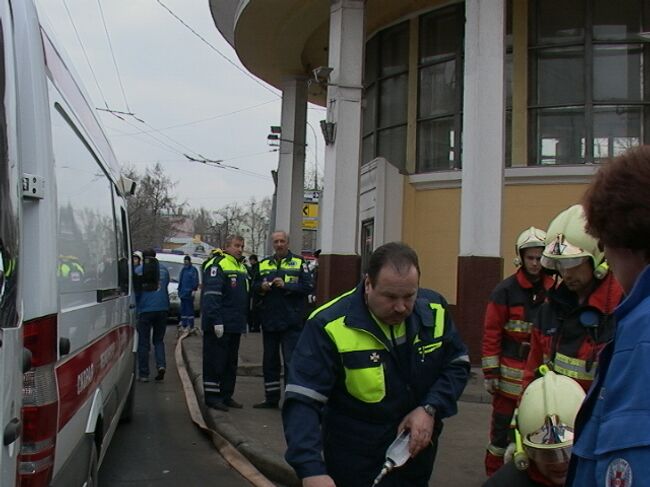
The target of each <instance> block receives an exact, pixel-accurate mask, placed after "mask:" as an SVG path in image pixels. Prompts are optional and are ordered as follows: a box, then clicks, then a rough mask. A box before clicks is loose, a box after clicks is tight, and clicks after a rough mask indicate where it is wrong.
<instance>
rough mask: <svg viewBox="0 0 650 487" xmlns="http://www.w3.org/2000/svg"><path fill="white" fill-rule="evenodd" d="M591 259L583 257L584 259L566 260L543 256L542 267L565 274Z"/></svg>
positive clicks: (572, 258)
mask: <svg viewBox="0 0 650 487" xmlns="http://www.w3.org/2000/svg"><path fill="white" fill-rule="evenodd" d="M588 259H589V257H587V256H583V257H569V258H566V259H561V258H552V257H547V256H546V255H543V256H542V259H541V261H540V262H541V263H542V266H544V267H546V268H547V269H551V270H553V271H558V272H560V273H561V272H564V271H565V270H567V269H573V268H574V267H578V266H579V265H581V264H583V263H585V262H587V260H588Z"/></svg>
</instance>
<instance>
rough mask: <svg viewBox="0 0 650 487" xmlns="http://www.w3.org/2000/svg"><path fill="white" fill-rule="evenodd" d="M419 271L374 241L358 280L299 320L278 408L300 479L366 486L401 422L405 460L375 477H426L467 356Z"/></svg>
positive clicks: (403, 249)
mask: <svg viewBox="0 0 650 487" xmlns="http://www.w3.org/2000/svg"><path fill="white" fill-rule="evenodd" d="M419 278H420V270H419V264H418V258H417V254H416V253H415V251H413V250H412V249H411V248H410V247H408V246H406V245H404V244H401V243H388V244H385V245H382V246H381V247H379V248H378V249H377V250H375V251H374V252H373V254H372V255H371V257H370V260H369V264H368V269H367V274H366V276H365V278H364V280H363V282H362V283H360V284H359V285H358V286H357V287H356V289H353V290H351V291H348V292H347V293H344V294H342V295H341V296H339V297H338V298H336V299H334V300H333V301H330V302H329V303H327V304H325V305H323V306H322V307H321V308H319V309H318V310H316V311H315V313H314V314H312V315H311V317H310V319H309V320H308V321H307V323H306V325H305V329H304V330H303V333H302V335H301V337H300V340H299V342H298V346H297V347H296V350H295V351H294V354H293V358H292V361H291V365H290V374H289V381H288V384H287V387H286V393H285V402H284V406H283V421H284V432H285V436H286V439H287V446H288V448H287V453H286V459H287V461H288V462H289V463H290V464H291V466H292V467H293V468H294V469H295V471H296V473H297V474H298V476H299V477H300V478H301V479H302V483H303V486H305V487H321V486H322V487H332V486H334V485H336V486H337V487H358V486H361V485H368V486H369V485H372V484H373V479H375V477H376V476H377V474H378V473H379V472H380V470H381V468H382V464H383V462H384V453H385V451H386V448H387V447H388V446H389V445H390V443H391V442H392V441H393V440H394V439H395V437H396V436H397V435H398V434H399V433H400V432H401V431H403V430H408V431H409V432H410V441H409V450H410V453H411V456H412V458H411V459H410V460H409V461H408V462H407V463H406V464H405V465H404V466H402V467H400V468H398V469H395V470H394V471H393V472H391V473H389V474H388V475H387V476H386V477H384V479H383V480H382V481H381V483H380V484H379V485H380V486H381V487H386V486H394V487H398V486H399V487H425V486H426V485H427V484H428V480H429V477H430V476H431V472H432V469H433V462H434V458H435V454H436V449H437V441H438V436H439V434H440V432H441V430H442V419H443V418H446V417H448V416H452V415H454V414H455V413H456V412H457V406H456V401H457V399H458V397H459V396H460V394H461V393H462V391H463V388H464V387H465V384H466V382H467V378H468V374H469V359H468V356H467V350H466V348H465V346H464V345H463V343H462V342H461V340H460V338H459V336H458V334H457V333H456V330H455V327H454V325H453V322H452V320H451V316H450V315H449V312H448V310H447V303H446V301H445V300H444V298H443V297H442V296H441V295H440V294H438V293H436V292H434V291H431V290H427V289H420V288H419V287H418V284H419Z"/></svg>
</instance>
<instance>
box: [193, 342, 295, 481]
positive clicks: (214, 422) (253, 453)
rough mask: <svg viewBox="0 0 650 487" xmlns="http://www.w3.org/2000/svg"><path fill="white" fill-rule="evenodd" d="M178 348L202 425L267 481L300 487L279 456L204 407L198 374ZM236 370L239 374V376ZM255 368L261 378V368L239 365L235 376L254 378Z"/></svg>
mask: <svg viewBox="0 0 650 487" xmlns="http://www.w3.org/2000/svg"><path fill="white" fill-rule="evenodd" d="M181 349H182V354H183V360H184V362H185V364H186V368H187V371H188V374H189V375H190V379H191V380H192V386H193V388H194V391H195V393H196V396H197V399H198V402H199V405H200V408H201V413H202V414H203V417H204V419H205V422H206V424H207V425H208V426H209V427H210V428H212V429H214V430H215V431H217V432H218V433H219V434H220V435H221V436H223V437H224V438H225V439H226V440H227V441H228V442H229V443H230V444H231V445H232V446H233V447H234V448H236V449H237V450H238V451H239V452H240V453H242V454H243V455H244V456H245V457H246V458H247V459H248V460H249V461H250V462H251V463H252V464H253V465H255V467H257V469H258V470H259V471H260V472H261V473H262V474H263V475H265V476H266V477H268V478H269V479H270V480H273V481H274V482H279V483H281V484H282V485H283V486H286V487H300V485H301V482H300V480H299V479H298V477H297V476H296V474H295V473H294V471H293V468H291V466H290V465H289V464H288V463H287V462H286V461H285V460H284V458H283V457H282V456H280V455H278V454H275V453H272V452H269V451H267V450H265V449H262V448H261V447H259V446H258V445H257V444H255V442H252V441H250V439H249V438H248V437H246V436H245V435H243V434H242V433H241V432H240V431H239V430H238V429H237V428H236V427H235V425H233V423H232V422H231V421H230V420H229V418H228V415H227V414H224V413H222V412H220V411H215V410H213V409H210V408H207V407H206V406H205V400H204V395H203V383H202V379H201V374H200V373H198V372H197V371H196V370H194V369H193V368H192V363H191V361H190V360H188V357H187V350H186V348H185V347H184V346H182V347H181ZM240 369H241V372H242V373H240ZM258 369H259V372H260V375H261V365H259V366H258V365H251V366H241V367H239V368H238V369H237V373H238V374H241V375H257V374H256V373H255V372H256V371H257V370H258Z"/></svg>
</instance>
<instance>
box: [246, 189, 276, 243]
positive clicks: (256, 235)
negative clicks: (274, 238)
mask: <svg viewBox="0 0 650 487" xmlns="http://www.w3.org/2000/svg"><path fill="white" fill-rule="evenodd" d="M270 224H271V198H270V197H268V196H267V197H265V198H262V199H261V200H260V201H257V200H256V199H255V198H251V199H250V200H249V201H248V203H247V211H246V214H245V227H246V234H247V236H248V242H247V244H246V247H248V249H249V250H250V251H251V252H252V253H255V254H263V253H264V247H265V244H266V239H267V238H268V236H269V225H270Z"/></svg>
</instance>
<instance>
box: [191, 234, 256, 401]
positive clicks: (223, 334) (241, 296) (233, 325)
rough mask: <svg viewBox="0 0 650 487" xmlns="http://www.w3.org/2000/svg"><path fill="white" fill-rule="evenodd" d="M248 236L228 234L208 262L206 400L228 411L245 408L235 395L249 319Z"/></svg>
mask: <svg viewBox="0 0 650 487" xmlns="http://www.w3.org/2000/svg"><path fill="white" fill-rule="evenodd" d="M243 251H244V238H243V237H241V236H240V235H229V236H228V237H226V245H225V249H224V252H223V254H222V255H219V254H216V255H214V256H213V257H211V258H210V259H208V261H206V262H205V263H204V271H203V272H204V273H203V294H202V296H201V317H202V319H201V323H202V327H203V390H204V393H205V404H206V405H207V406H208V407H210V408H214V409H219V410H221V411H228V408H241V407H242V405H241V404H240V403H238V402H237V401H235V400H234V399H233V398H232V395H233V393H234V391H235V382H236V379H237V360H238V353H239V341H240V338H241V334H242V333H244V332H245V331H246V322H247V319H248V299H249V280H248V270H247V269H246V266H245V265H244V264H243V262H242V260H243V259H242V254H243Z"/></svg>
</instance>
